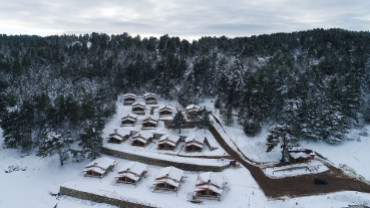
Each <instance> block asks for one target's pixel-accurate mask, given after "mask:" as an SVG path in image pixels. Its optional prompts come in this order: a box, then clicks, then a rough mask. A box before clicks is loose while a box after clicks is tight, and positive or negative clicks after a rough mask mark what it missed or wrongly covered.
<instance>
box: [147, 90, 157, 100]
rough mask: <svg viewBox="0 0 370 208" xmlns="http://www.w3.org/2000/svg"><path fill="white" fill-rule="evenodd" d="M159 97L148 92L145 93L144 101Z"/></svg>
mask: <svg viewBox="0 0 370 208" xmlns="http://www.w3.org/2000/svg"><path fill="white" fill-rule="evenodd" d="M156 97H157V95H156V94H154V93H151V92H148V93H145V94H144V99H147V98H156Z"/></svg>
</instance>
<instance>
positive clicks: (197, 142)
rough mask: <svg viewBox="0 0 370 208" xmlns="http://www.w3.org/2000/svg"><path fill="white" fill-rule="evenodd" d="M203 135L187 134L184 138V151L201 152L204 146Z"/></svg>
mask: <svg viewBox="0 0 370 208" xmlns="http://www.w3.org/2000/svg"><path fill="white" fill-rule="evenodd" d="M204 140H205V138H204V137H199V136H196V135H192V136H188V137H186V139H185V151H187V152H201V151H202V150H203V146H204Z"/></svg>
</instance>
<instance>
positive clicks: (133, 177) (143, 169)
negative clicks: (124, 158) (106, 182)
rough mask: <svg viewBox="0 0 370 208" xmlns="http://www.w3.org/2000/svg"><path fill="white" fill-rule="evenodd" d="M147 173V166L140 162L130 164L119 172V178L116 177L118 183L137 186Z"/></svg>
mask: <svg viewBox="0 0 370 208" xmlns="http://www.w3.org/2000/svg"><path fill="white" fill-rule="evenodd" d="M147 172H148V166H147V165H145V164H143V163H139V162H129V163H127V164H126V165H125V166H124V167H123V168H122V169H121V170H120V171H118V176H116V177H115V179H117V180H116V183H125V184H133V185H135V186H136V185H137V184H138V183H139V181H140V180H141V179H142V178H143V177H144V175H145V174H146V173H147Z"/></svg>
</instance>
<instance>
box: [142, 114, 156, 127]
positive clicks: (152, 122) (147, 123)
mask: <svg viewBox="0 0 370 208" xmlns="http://www.w3.org/2000/svg"><path fill="white" fill-rule="evenodd" d="M141 124H142V127H141V130H153V129H156V128H157V126H158V118H156V117H153V116H148V117H146V118H144V119H143V121H142V122H141Z"/></svg>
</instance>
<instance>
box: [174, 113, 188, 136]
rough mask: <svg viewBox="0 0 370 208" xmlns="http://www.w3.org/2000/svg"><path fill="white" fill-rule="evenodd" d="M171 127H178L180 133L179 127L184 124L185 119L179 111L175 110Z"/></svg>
mask: <svg viewBox="0 0 370 208" xmlns="http://www.w3.org/2000/svg"><path fill="white" fill-rule="evenodd" d="M172 122H173V123H172V125H171V128H173V129H175V130H176V129H178V130H179V134H180V133H181V128H182V127H183V126H184V125H185V123H186V120H185V118H184V115H183V114H182V112H181V111H177V113H176V115H175V117H174V118H173V121H172Z"/></svg>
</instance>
